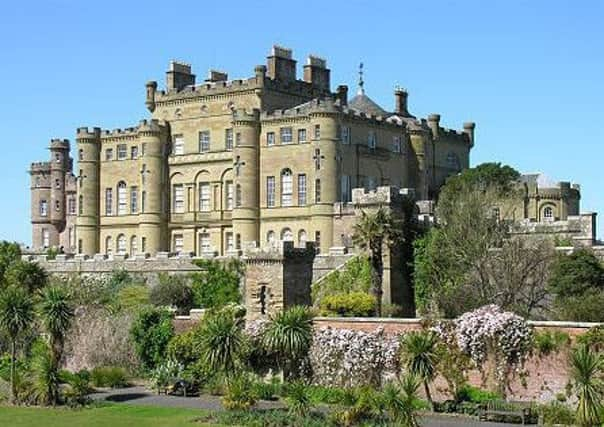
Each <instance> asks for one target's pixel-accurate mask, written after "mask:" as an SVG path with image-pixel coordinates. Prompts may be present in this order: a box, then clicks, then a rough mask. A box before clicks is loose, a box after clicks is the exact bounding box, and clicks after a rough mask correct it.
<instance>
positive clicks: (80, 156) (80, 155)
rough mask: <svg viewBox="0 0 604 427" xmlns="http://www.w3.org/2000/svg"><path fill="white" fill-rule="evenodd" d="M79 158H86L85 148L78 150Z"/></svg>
mask: <svg viewBox="0 0 604 427" xmlns="http://www.w3.org/2000/svg"><path fill="white" fill-rule="evenodd" d="M78 160H84V150H81V149H80V151H79V152H78Z"/></svg>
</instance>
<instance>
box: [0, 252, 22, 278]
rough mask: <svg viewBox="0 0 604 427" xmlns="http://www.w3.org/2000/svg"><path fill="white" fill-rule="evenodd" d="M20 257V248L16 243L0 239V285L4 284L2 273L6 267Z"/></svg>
mask: <svg viewBox="0 0 604 427" xmlns="http://www.w3.org/2000/svg"><path fill="white" fill-rule="evenodd" d="M20 257H21V248H20V247H19V244H18V243H15V242H8V241H6V240H2V241H0V287H1V286H2V285H3V284H4V274H5V273H6V270H8V267H9V266H10V265H11V264H12V263H14V262H16V261H18V260H19V259H20Z"/></svg>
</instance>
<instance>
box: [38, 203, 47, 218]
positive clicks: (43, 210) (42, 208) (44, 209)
mask: <svg viewBox="0 0 604 427" xmlns="http://www.w3.org/2000/svg"><path fill="white" fill-rule="evenodd" d="M40 216H48V202H47V201H46V200H40Z"/></svg>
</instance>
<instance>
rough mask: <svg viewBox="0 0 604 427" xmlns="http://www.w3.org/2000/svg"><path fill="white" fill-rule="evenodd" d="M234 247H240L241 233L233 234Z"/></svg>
mask: <svg viewBox="0 0 604 427" xmlns="http://www.w3.org/2000/svg"><path fill="white" fill-rule="evenodd" d="M235 249H241V234H239V233H237V235H235Z"/></svg>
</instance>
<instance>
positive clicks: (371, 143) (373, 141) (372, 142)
mask: <svg viewBox="0 0 604 427" xmlns="http://www.w3.org/2000/svg"><path fill="white" fill-rule="evenodd" d="M367 146H368V147H369V148H371V149H375V147H376V146H377V137H376V135H375V131H374V130H370V131H369V133H368V134H367Z"/></svg>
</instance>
